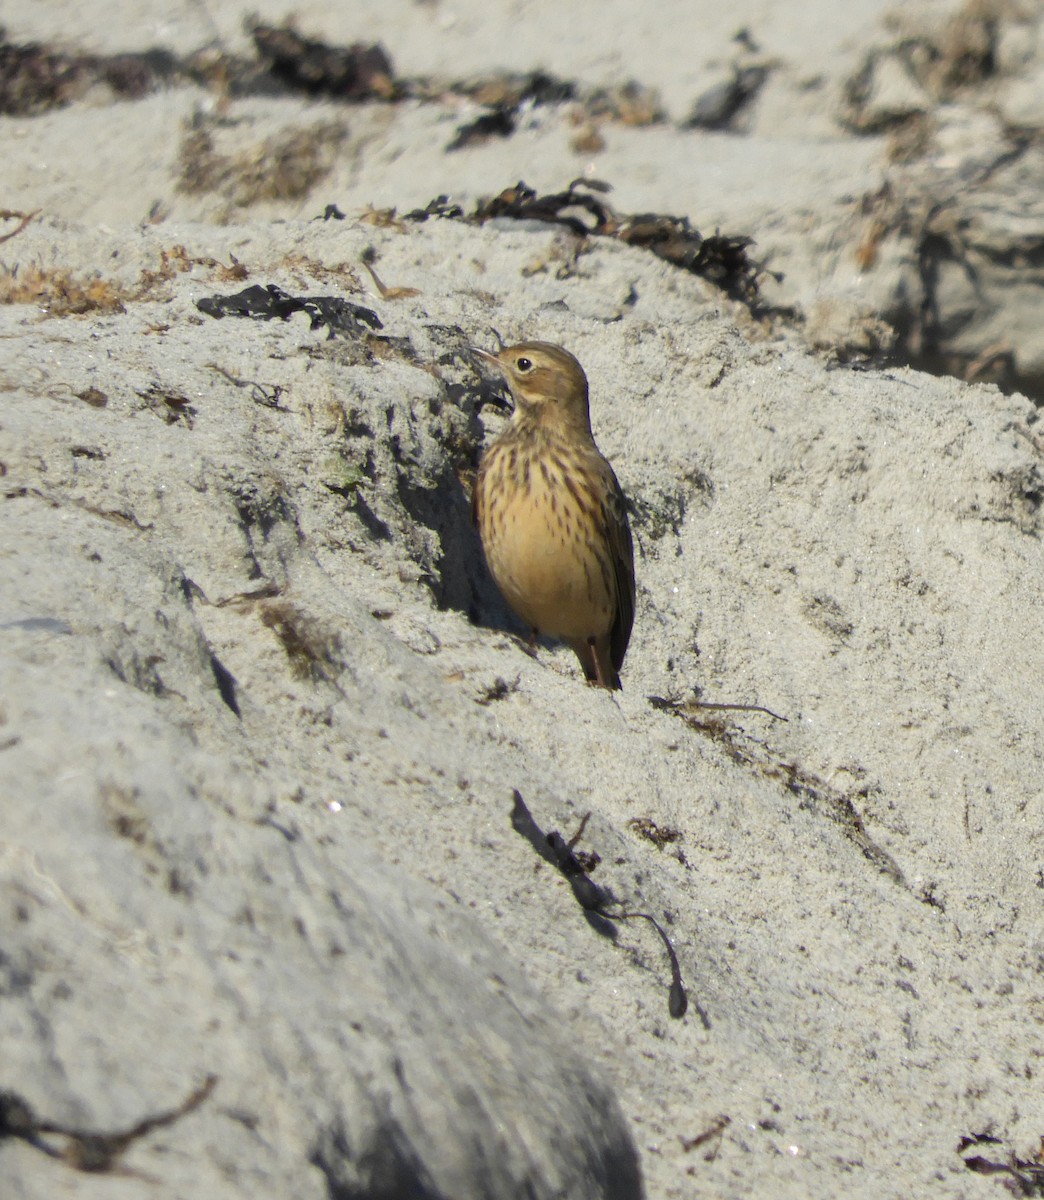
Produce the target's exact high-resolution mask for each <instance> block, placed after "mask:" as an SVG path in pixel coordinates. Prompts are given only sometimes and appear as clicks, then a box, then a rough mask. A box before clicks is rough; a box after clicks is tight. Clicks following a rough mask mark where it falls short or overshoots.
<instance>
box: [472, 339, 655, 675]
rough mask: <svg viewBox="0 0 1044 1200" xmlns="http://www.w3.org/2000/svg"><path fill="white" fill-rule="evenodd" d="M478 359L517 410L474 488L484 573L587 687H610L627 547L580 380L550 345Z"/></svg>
mask: <svg viewBox="0 0 1044 1200" xmlns="http://www.w3.org/2000/svg"><path fill="white" fill-rule="evenodd" d="M475 353H476V354H477V355H478V356H479V357H480V358H481V359H483V360H485V361H486V362H488V363H490V364H491V365H492V366H494V367H496V368H497V370H498V371H499V372H500V373H501V375H503V377H504V378H505V380H506V381H507V384H508V386H509V388H510V389H511V397H512V399H513V400H514V403H515V411H514V416H513V417H512V420H511V423H510V424H509V425H508V426H507V428H506V429H505V430H504V431H503V432H502V433H501V434H500V436H499V437H498V438H497V439H496V441H494V442H493V444H492V445H491V446H490V447H489V449H488V450H487V451H486V453H485V454H484V455H483V458H482V463H481V465H480V467H479V474H478V480H477V481H476V484H475V499H474V507H475V519H476V522H477V524H478V527H479V532H480V534H481V536H482V546H483V549H484V550H485V552H486V561H487V562H488V564H489V569H490V571H491V573H492V575H493V578H494V579H495V580H496V583H497V586H498V587H499V588H500V590H501V592H502V593H503V594H504V598H505V600H507V602H508V604H510V606H511V607H512V608H513V609H514V610H515V612H516V613H517V614H518V615H519V616H520V617H521V618H522V620H523V621H525V623H526V624H527V625H528V626H529V627H530V629H531V630H532V631H533V634H534V636H535V635H537V634H546V635H547V636H549V637H556V638H562V639H563V640H564V641H566V642H568V643H569V645H570V646H571V647H572V648H573V650H574V651H575V652H576V656H577V658H579V660H580V665H581V667H583V669H584V675H585V676H586V678H587V680H588V682H590V683H597V684H599V685H600V686H601V687H604V688H618V687H619V686H620V674H619V671H620V665H621V664H622V663H623V659H624V654H625V653H626V652H627V643H628V641H629V639H630V636H631V624H632V622H633V621H634V551H633V548H632V545H631V530H630V527H629V526H628V524H627V513H626V511H625V509H624V497H623V492H622V491H621V490H620V485H619V483H618V482H617V480H616V476H615V475H614V474H613V468H612V467H611V466H610V465H609V463H608V462H607V461H606V460H605V459H604V458H603V457H602V455H601V453H600V452H599V449H598V447H597V446H596V445H595V440H594V436H593V435H592V433H591V418H590V415H589V412H588V406H587V376H586V375H585V374H584V371H583V368H582V367H581V366H580V364H579V363H578V362H577V361H576V359H575V358H574V357H573V356H572V355H571V354H570V353H569V352H568V351H567V350H563V349H562V347H561V346H554V345H552V344H551V343H550V342H522V343H521V344H520V345H517V346H505V347H503V348H502V349H501V350H500V351H499V352H498V353H497V354H489V353H487V352H486V351H485V350H476V351H475Z"/></svg>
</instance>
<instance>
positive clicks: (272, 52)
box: [250, 22, 400, 103]
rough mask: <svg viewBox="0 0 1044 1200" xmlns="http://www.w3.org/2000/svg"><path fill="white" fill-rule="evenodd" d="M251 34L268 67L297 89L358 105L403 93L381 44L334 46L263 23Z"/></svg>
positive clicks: (274, 75) (276, 75) (312, 94)
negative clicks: (364, 101)
mask: <svg viewBox="0 0 1044 1200" xmlns="http://www.w3.org/2000/svg"><path fill="white" fill-rule="evenodd" d="M250 34H251V37H252V38H253V40H254V47H255V49H256V50H257V53H258V56H259V57H260V59H261V62H262V63H263V64H264V66H265V69H266V70H267V71H269V72H270V73H271V75H272V76H273V77H274V78H275V79H277V80H278V81H279V82H280V83H282V84H283V85H285V86H286V87H288V88H291V89H292V90H295V91H303V92H306V93H307V94H308V95H310V96H327V97H329V98H330V99H333V100H343V101H349V102H353V103H359V102H360V101H363V100H374V99H377V100H395V99H397V98H398V96H399V94H400V87H399V85H397V84H396V83H395V80H394V78H393V70H392V64H391V59H390V58H389V57H388V55H387V53H386V52H385V50H384V48H383V47H382V46H380V45H379V44H376V43H375V44H373V45H369V46H368V45H365V44H364V43H362V42H355V43H353V44H352V45H351V46H347V47H341V46H328V45H326V44H325V43H324V42H320V41H316V40H315V39H313V38H306V37H303V36H302V35H301V34H299V33H298V32H297V31H296V30H295V29H293V28H292V27H291V26H289V25H283V26H281V27H279V28H276V27H275V26H272V25H264V24H261V23H260V22H258V23H256V24H254V25H253V26H252V27H251V29H250Z"/></svg>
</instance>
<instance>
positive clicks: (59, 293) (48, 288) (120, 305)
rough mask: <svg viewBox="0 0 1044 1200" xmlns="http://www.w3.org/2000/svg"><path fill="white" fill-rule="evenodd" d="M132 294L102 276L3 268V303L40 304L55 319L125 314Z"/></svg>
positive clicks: (57, 269)
mask: <svg viewBox="0 0 1044 1200" xmlns="http://www.w3.org/2000/svg"><path fill="white" fill-rule="evenodd" d="M129 299H131V293H130V292H129V291H128V290H127V289H126V288H124V287H123V286H121V285H120V284H118V283H114V282H113V281H112V280H109V279H102V278H101V277H100V276H98V275H87V276H79V275H75V274H74V273H73V272H72V271H67V270H64V269H62V268H60V267H38V266H30V267H28V268H27V269H26V270H24V271H22V270H19V268H18V267H17V266H16V267H14V268H8V267H3V268H0V304H37V305H39V306H40V307H41V308H43V309H45V310H46V311H47V314H48V315H49V316H52V317H67V316H72V315H79V314H82V313H89V312H90V313H121V312H124V311H126V310H125V308H124V301H126V300H129Z"/></svg>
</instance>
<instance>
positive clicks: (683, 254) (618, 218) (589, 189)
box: [405, 179, 782, 310]
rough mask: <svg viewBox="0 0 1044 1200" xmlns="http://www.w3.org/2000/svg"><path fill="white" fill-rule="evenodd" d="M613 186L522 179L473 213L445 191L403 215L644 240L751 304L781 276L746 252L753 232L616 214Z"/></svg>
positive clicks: (636, 242) (653, 216)
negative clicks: (535, 184)
mask: <svg viewBox="0 0 1044 1200" xmlns="http://www.w3.org/2000/svg"><path fill="white" fill-rule="evenodd" d="M609 190H610V188H609V185H608V184H605V183H600V182H598V181H597V180H581V179H575V180H573V182H572V183H571V184H570V185H569V187H568V188H566V189H565V191H562V192H552V193H549V194H547V195H540V194H539V193H537V192H536V191H535V190H534V189H533V188H531V187H529V186H528V184H526V183H524V182H522V181H521V180H520V181H519V182H518V183H517V184H515V186H514V187H509V188H505V189H504V191H502V192H500V193H498V194H497V195H496V196H494V197H493V198H492V199H488V200H481V201H479V203H478V204H477V205H476V207H475V209H474V210H473V211H472V212H471V213H470V214H466V213H465V212H464V209H463V208H461V206H460V205H459V204H454V203H451V202H450V200H449V198H448V197H447V196H444V195H443V196H437V197H436V198H435V199H434V200H432V201H430V202H429V203H428V204H427V205H426V207H424V208H420V209H414V210H413V211H412V212H408V213H406V214H405V219H406V220H408V221H427V220H429V219H430V218H432V217H442V218H447V219H450V220H462V221H467V222H469V223H472V224H479V225H481V224H482V223H483V222H485V221H491V220H493V219H494V218H496V217H500V218H510V219H512V220H516V221H544V222H547V223H548V224H550V225H562V226H564V227H565V228H566V229H569V230H571V231H572V232H573V233H574V234H575V235H576V236H577V237H580V238H586V237H612V238H616V239H617V240H618V241H621V242H626V243H628V244H629V245H633V246H641V247H643V248H644V249H646V250H649V251H651V252H652V253H653V254H655V255H656V256H657V257H658V258H663V259H666V261H667V262H669V263H673V264H674V265H675V266H676V267H680V268H681V269H682V270H683V271H688V272H690V273H691V274H693V275H699V276H700V277H701V278H702V279H706V280H708V281H709V282H711V283H713V284H714V285H715V286H717V287H719V288H721V289H722V291H723V292H725V293H726V294H727V295H728V296H730V297H731V298H732V299H733V300H739V301H741V302H742V303H744V304H746V305H747V306H748V307H749V308H750V309H752V310H756V309H758V308H759V307H760V290H759V281H760V279H761V278H762V276H765V275H768V276H770V277H771V278H773V279H775V280H777V281H779V280H780V279H782V276H781V275H779V274H778V273H776V272H774V271H770V270H768V268H767V267H766V266H765V265H764V264H763V263H760V262H758V261H756V260H755V259H753V258H751V257H750V255H749V254H748V253H747V247H748V246H752V245H753V244H754V242H753V238H749V237H745V236H724V235H722V234H717V233H716V234H712V235H710V236H709V237H704V235H703V234H701V233H700V232H699V230H697V229H694V228H693V227H692V226H691V225H690V224H689V219H688V217H671V216H665V215H663V214H660V213H641V214H637V215H632V216H627V215H622V214H618V213H616V212H614V210H613V209H612V208H611V207H610V206H609V205H608V204H607V203H606V202H605V200H603V199H602V195H604V193H606V192H608V191H609Z"/></svg>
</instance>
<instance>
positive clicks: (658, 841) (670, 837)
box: [627, 817, 684, 850]
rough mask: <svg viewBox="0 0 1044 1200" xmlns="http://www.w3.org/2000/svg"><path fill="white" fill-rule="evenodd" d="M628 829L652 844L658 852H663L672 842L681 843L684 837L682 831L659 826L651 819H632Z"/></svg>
mask: <svg viewBox="0 0 1044 1200" xmlns="http://www.w3.org/2000/svg"><path fill="white" fill-rule="evenodd" d="M627 827H628V829H633V830H634V832H635V833H636V834H637V835H638V836H639V837H643V838H645V840H646V841H647V842H652V844H653V845H654V846H655V847H656V849H657V850H662V849H663V848H664V846H669V845H670V844H671V842H680V841H681V840H682V837H683V836H684V835H683V834H682V831H681V830H680V829H674V828H672V827H671V826H670V825H657V824H656V822H655V821H654V820H652V818H651V817H632V818H631V819H630V820H629V821H628V822H627Z"/></svg>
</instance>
